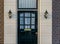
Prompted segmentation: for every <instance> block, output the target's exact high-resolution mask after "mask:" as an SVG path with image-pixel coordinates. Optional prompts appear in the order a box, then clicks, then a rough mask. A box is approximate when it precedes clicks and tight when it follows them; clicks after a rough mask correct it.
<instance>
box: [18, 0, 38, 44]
mask: <svg viewBox="0 0 60 44" xmlns="http://www.w3.org/2000/svg"><path fill="white" fill-rule="evenodd" d="M37 2H38V1H37V0H18V3H17V4H18V8H17V9H18V12H17V13H18V44H37V38H38V35H37V31H38V28H37V27H38V21H37V20H38V19H37V16H38V12H37V10H38V6H37Z"/></svg>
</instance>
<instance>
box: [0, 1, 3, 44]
mask: <svg viewBox="0 0 60 44" xmlns="http://www.w3.org/2000/svg"><path fill="white" fill-rule="evenodd" d="M0 44H4V0H0Z"/></svg>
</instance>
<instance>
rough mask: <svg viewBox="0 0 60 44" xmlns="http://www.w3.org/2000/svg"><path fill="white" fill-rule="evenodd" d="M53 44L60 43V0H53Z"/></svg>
mask: <svg viewBox="0 0 60 44" xmlns="http://www.w3.org/2000/svg"><path fill="white" fill-rule="evenodd" d="M52 44H60V0H52Z"/></svg>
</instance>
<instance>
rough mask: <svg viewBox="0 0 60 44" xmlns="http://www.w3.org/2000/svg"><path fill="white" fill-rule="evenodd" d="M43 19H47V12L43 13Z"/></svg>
mask: <svg viewBox="0 0 60 44" xmlns="http://www.w3.org/2000/svg"><path fill="white" fill-rule="evenodd" d="M44 18H46V19H47V18H48V11H47V10H46V11H45V13H44Z"/></svg>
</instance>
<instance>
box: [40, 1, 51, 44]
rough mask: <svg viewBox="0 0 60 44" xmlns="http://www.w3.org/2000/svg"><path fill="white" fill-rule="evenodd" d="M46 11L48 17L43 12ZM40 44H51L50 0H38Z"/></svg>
mask: <svg viewBox="0 0 60 44" xmlns="http://www.w3.org/2000/svg"><path fill="white" fill-rule="evenodd" d="M46 10H47V11H48V18H47V19H45V18H44V12H45V11H46ZM40 44H52V0H41V1H40Z"/></svg>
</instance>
